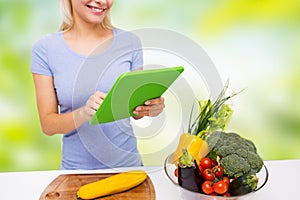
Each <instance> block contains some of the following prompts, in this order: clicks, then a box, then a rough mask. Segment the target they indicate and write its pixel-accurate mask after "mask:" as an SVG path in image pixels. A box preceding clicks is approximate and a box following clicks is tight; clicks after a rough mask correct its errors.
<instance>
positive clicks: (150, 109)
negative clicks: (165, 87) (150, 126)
mask: <svg viewBox="0 0 300 200" xmlns="http://www.w3.org/2000/svg"><path fill="white" fill-rule="evenodd" d="M164 108H165V104H164V98H163V97H160V98H156V99H151V100H148V101H146V102H145V106H138V107H136V109H135V110H134V112H133V113H134V114H136V115H137V116H139V117H144V116H151V117H156V116H158V115H159V114H160V113H161V112H162V111H163V109H164Z"/></svg>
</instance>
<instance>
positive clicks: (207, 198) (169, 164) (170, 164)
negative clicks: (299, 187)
mask: <svg viewBox="0 0 300 200" xmlns="http://www.w3.org/2000/svg"><path fill="white" fill-rule="evenodd" d="M175 169H176V166H175V164H174V153H172V154H170V155H169V156H168V157H167V158H166V160H165V163H164V170H165V173H166V175H167V177H168V178H169V179H170V181H171V182H172V183H173V184H175V185H176V186H177V189H178V190H179V193H180V197H181V199H186V200H249V199H253V197H254V196H255V193H256V192H257V191H259V190H261V189H262V188H263V187H264V186H265V185H266V183H267V181H268V177H269V172H268V169H267V167H266V166H265V165H263V167H262V169H261V170H260V172H259V173H257V174H256V175H257V177H258V178H259V180H258V185H257V188H256V189H255V190H254V191H253V192H250V193H248V194H245V195H241V196H231V197H223V196H211V195H206V194H202V193H197V192H193V191H189V190H187V189H185V188H182V187H181V186H180V185H179V184H178V179H177V177H176V176H175V174H174V171H175Z"/></svg>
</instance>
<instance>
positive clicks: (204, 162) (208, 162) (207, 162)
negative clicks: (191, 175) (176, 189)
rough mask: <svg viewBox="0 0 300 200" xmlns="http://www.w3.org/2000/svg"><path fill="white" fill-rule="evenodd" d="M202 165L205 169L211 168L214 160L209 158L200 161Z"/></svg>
mask: <svg viewBox="0 0 300 200" xmlns="http://www.w3.org/2000/svg"><path fill="white" fill-rule="evenodd" d="M200 165H201V167H202V168H203V169H207V168H211V166H212V160H211V159H210V158H208V157H205V158H202V160H201V161H200Z"/></svg>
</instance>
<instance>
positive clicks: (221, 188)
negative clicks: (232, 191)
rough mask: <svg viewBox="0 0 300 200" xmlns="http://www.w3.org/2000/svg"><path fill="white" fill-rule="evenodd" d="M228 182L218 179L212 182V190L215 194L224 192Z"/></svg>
mask: <svg viewBox="0 0 300 200" xmlns="http://www.w3.org/2000/svg"><path fill="white" fill-rule="evenodd" d="M228 187H229V186H228V184H227V183H224V181H218V182H216V183H214V184H213V188H214V191H215V192H216V193H217V194H224V193H225V192H227V190H228Z"/></svg>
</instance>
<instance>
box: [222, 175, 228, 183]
mask: <svg viewBox="0 0 300 200" xmlns="http://www.w3.org/2000/svg"><path fill="white" fill-rule="evenodd" d="M222 181H224V183H227V184H228V185H229V184H230V179H229V178H228V177H227V176H223V178H222Z"/></svg>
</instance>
